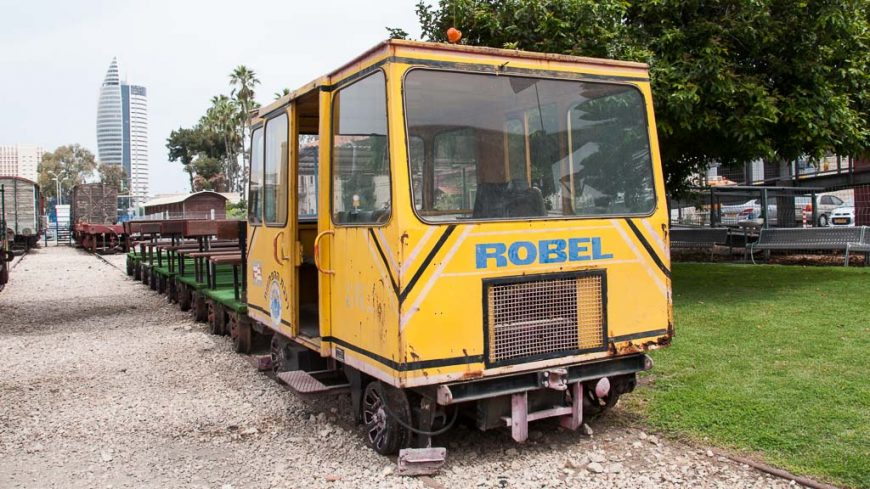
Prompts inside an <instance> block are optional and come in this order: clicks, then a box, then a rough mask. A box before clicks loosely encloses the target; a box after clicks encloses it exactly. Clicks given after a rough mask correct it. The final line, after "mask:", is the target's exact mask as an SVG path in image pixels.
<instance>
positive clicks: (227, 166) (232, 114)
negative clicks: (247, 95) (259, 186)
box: [200, 95, 241, 189]
mask: <svg viewBox="0 0 870 489" xmlns="http://www.w3.org/2000/svg"><path fill="white" fill-rule="evenodd" d="M211 104H212V105H211V107H209V109H208V110H207V111H206V113H205V116H203V117H202V119H201V120H200V125H201V126H202V127H203V128H204V129H205V130H207V131H211V132H213V133H214V134H217V135H218V136H220V137H221V139H223V142H224V151H225V161H224V165H223V166H224V175H225V176H226V178H227V180H228V183H229V185H230V188H232V189H239V188H240V184H241V181H240V176H241V172H240V171H239V159H238V154H239V143H240V140H239V130H238V128H239V118H238V114H239V109H238V104H237V103H236V101H235V100H233V99H231V98H229V97H227V96H226V95H217V96H215V97H212V99H211Z"/></svg>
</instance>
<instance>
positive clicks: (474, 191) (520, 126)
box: [405, 69, 655, 222]
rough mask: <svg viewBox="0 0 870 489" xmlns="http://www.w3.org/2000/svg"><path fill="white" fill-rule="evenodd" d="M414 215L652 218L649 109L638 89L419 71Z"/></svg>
mask: <svg viewBox="0 0 870 489" xmlns="http://www.w3.org/2000/svg"><path fill="white" fill-rule="evenodd" d="M405 115H406V118H407V128H408V144H409V151H408V155H409V162H410V170H411V185H412V192H413V197H414V206H415V208H416V210H417V214H418V215H419V216H420V217H422V218H423V219H425V220H427V221H437V222H444V221H456V220H462V219H475V220H487V219H511V218H523V219H527V218H548V217H549V218H555V217H577V216H594V215H636V214H648V213H650V212H651V211H652V210H653V209H654V207H655V195H654V192H653V177H652V175H653V172H652V160H651V156H650V149H649V139H648V134H647V126H646V117H645V106H644V100H643V96H642V95H641V93H640V92H639V91H638V90H637V89H636V88H634V87H632V86H629V85H618V84H608V83H592V82H581V81H573V80H550V79H537V78H527V77H519V76H504V75H489V74H482V73H458V72H449V71H438V70H426V69H414V70H412V71H410V72H409V73H408V75H407V76H406V78H405Z"/></svg>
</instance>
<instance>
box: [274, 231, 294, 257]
mask: <svg viewBox="0 0 870 489" xmlns="http://www.w3.org/2000/svg"><path fill="white" fill-rule="evenodd" d="M283 237H284V231H281V232H279V233H278V234H276V235H275V239H274V240H273V241H272V256H273V257H274V258H275V261H276V262H278V263H279V264H281V263H284V262H285V261H286V260H287V259H288V258H290V257H289V256H287V255H285V254H284V246H283V244H284V243H283V240H282V239H281V238H283Z"/></svg>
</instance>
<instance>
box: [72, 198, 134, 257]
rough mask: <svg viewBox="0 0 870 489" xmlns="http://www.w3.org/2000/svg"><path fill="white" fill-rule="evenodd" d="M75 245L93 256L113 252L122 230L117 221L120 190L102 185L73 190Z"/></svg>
mask: <svg viewBox="0 0 870 489" xmlns="http://www.w3.org/2000/svg"><path fill="white" fill-rule="evenodd" d="M70 212H71V216H70V219H71V221H72V234H73V239H74V240H75V242H76V243H77V244H78V245H79V246H82V247H83V248H85V249H87V250H90V251H92V252H95V251H97V250H98V249H99V250H100V251H110V250H114V249H115V247H117V246H118V245H119V244H120V243H121V241H122V235H123V227H122V226H121V225H119V224H115V223H116V222H117V221H118V189H117V188H116V187H113V186H111V185H106V184H102V183H83V184H79V185H76V186H75V187H73V189H72V205H71V206H70Z"/></svg>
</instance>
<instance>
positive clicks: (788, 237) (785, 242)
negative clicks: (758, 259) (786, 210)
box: [749, 226, 866, 263]
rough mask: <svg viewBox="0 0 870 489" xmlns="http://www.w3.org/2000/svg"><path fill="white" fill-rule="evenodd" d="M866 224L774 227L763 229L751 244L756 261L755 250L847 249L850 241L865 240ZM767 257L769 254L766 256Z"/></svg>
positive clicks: (751, 251) (750, 252)
mask: <svg viewBox="0 0 870 489" xmlns="http://www.w3.org/2000/svg"><path fill="white" fill-rule="evenodd" d="M865 229H866V228H865V227H864V226H861V227H853V228H846V227H843V228H809V229H804V228H774V229H770V228H767V229H762V230H761V234H760V235H759V236H758V241H756V242H754V243H752V244H751V245H749V254H750V256H752V262H753V263H755V252H756V251H758V250H764V251H765V252H768V254H769V252H770V251H771V250H795V251H799V250H805V251H847V250H848V249H849V248H850V243H862V242H864V241H863V239H864V234H865V232H864V230H865ZM766 258H767V256H766Z"/></svg>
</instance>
